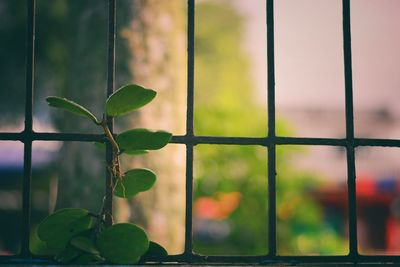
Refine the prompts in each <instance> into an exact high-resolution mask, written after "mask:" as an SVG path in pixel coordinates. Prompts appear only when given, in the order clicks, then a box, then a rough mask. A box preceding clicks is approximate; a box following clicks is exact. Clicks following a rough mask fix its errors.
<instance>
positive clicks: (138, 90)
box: [106, 84, 157, 116]
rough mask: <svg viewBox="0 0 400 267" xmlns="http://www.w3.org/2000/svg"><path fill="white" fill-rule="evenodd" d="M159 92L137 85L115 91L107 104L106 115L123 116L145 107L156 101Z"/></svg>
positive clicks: (126, 86)
mask: <svg viewBox="0 0 400 267" xmlns="http://www.w3.org/2000/svg"><path fill="white" fill-rule="evenodd" d="M156 94H157V92H156V91H153V90H151V89H146V88H144V87H141V86H139V85H136V84H130V85H125V86H123V87H121V88H120V89H118V90H117V91H115V93H113V94H112V95H110V97H109V98H108V99H107V102H106V113H107V115H110V116H121V115H124V114H126V113H129V112H131V111H133V110H135V109H138V108H140V107H143V106H144V105H146V104H147V103H149V102H150V101H151V100H153V99H154V97H155V96H156Z"/></svg>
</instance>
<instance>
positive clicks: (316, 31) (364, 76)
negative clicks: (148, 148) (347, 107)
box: [233, 0, 400, 114]
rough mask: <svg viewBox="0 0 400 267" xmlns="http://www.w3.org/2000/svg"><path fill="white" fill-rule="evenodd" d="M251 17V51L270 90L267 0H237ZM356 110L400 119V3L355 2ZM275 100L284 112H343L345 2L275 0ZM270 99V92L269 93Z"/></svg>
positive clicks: (394, 0)
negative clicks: (385, 110)
mask: <svg viewBox="0 0 400 267" xmlns="http://www.w3.org/2000/svg"><path fill="white" fill-rule="evenodd" d="M233 3H234V4H235V6H237V7H238V10H239V11H240V12H242V13H243V14H244V15H245V16H246V17H247V19H246V20H247V29H248V30H247V33H246V34H247V35H246V38H245V39H246V46H247V47H248V48H249V52H250V54H251V57H252V59H253V61H254V66H256V67H255V69H254V73H255V79H256V81H257V86H258V88H259V90H260V91H263V90H265V87H266V85H265V84H266V83H265V73H266V68H265V64H266V60H265V58H266V52H265V43H266V41H265V31H266V28H265V1H264V0H250V1H249V0H234V1H233ZM351 9H352V13H351V16H352V21H351V23H352V45H353V47H352V51H353V85H354V104H355V109H361V110H365V109H371V108H373V109H376V108H379V107H382V106H384V105H386V106H390V108H391V109H392V110H393V111H396V112H397V113H398V114H400V105H398V104H397V103H398V102H399V100H400V90H399V89H400V68H399V67H400V15H399V14H400V1H399V0H352V1H351ZM275 27H276V28H275V42H276V46H275V51H276V90H277V91H276V101H277V106H278V107H281V108H288V107H292V108H293V107H294V108H296V107H304V106H312V107H314V108H329V109H343V108H344V75H343V51H342V7H341V1H340V0H279V1H275ZM264 95H265V94H264Z"/></svg>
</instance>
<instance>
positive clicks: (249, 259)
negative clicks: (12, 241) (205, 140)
mask: <svg viewBox="0 0 400 267" xmlns="http://www.w3.org/2000/svg"><path fill="white" fill-rule="evenodd" d="M24 263H25V264H34V263H35V264H42V265H54V261H53V260H51V259H46V258H35V259H22V258H21V257H19V256H16V255H14V256H0V264H24ZM142 263H145V264H146V265H147V264H148V265H152V264H159V263H162V264H163V265H177V264H178V265H179V264H186V263H190V264H204V263H208V264H210V263H215V264H218V263H220V264H224V265H232V264H245V263H247V264H249V263H253V264H265V265H279V266H280V265H281V264H285V265H287V264H290V265H301V264H306V263H314V264H321V265H319V266H322V265H323V266H325V265H326V264H335V263H340V264H349V265H354V264H357V265H367V266H371V265H375V264H376V266H378V265H392V266H393V264H399V263H400V257H399V256H388V255H358V256H357V257H351V256H349V255H343V256H273V257H268V256H205V255H196V254H189V255H188V254H179V255H169V256H166V257H155V256H152V257H149V258H147V259H146V260H145V261H143V262H142Z"/></svg>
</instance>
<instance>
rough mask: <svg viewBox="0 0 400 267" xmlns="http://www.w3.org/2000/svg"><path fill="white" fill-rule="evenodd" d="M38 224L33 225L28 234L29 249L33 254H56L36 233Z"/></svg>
mask: <svg viewBox="0 0 400 267" xmlns="http://www.w3.org/2000/svg"><path fill="white" fill-rule="evenodd" d="M37 229H38V226H33V227H32V228H31V231H30V234H29V250H30V251H31V252H32V254H33V255H37V256H49V255H54V254H56V253H55V252H54V251H53V250H51V249H50V248H49V247H48V246H47V244H46V242H44V241H42V240H41V239H40V238H39V237H38V235H37Z"/></svg>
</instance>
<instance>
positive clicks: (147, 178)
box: [114, 169, 156, 198]
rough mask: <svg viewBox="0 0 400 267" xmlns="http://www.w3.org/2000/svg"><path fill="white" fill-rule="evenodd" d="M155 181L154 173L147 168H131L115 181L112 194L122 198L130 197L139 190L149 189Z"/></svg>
mask: <svg viewBox="0 0 400 267" xmlns="http://www.w3.org/2000/svg"><path fill="white" fill-rule="evenodd" d="M155 182H156V175H155V174H154V172H152V171H151V170H148V169H133V170H129V171H127V172H126V173H125V175H124V176H123V178H122V179H121V180H118V181H117V184H116V186H115V190H114V195H116V196H118V197H122V198H131V197H133V196H135V195H136V194H138V193H140V192H144V191H147V190H149V189H150V188H151V187H152V186H153V185H154V183H155Z"/></svg>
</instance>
